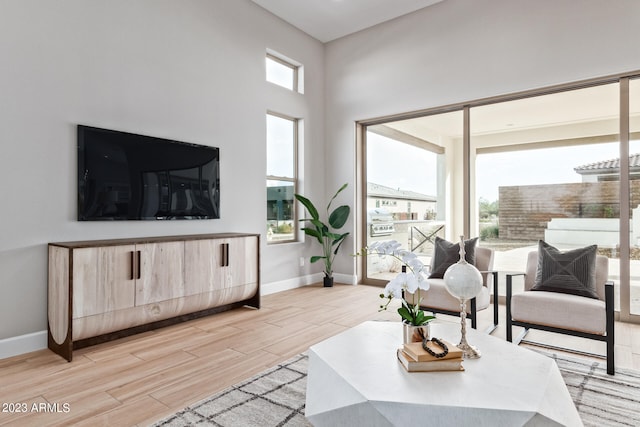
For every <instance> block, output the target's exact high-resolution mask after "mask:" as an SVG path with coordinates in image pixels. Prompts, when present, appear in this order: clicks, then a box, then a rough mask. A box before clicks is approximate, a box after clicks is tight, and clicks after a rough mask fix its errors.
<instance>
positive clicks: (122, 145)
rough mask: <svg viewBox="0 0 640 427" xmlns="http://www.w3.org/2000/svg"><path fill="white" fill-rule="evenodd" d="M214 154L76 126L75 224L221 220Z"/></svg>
mask: <svg viewBox="0 0 640 427" xmlns="http://www.w3.org/2000/svg"><path fill="white" fill-rule="evenodd" d="M219 170H220V155H219V149H218V148H216V147H209V146H205V145H197V144H190V143H186V142H179V141H172V140H169V139H162V138H154V137H150V136H144V135H136V134H132V133H126V132H119V131H115V130H108V129H100V128H95V127H90V126H84V125H78V220H79V221H96V220H98V221H100V220H162V219H210V218H220V173H219Z"/></svg>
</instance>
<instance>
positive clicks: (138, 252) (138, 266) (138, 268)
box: [136, 251, 141, 279]
mask: <svg viewBox="0 0 640 427" xmlns="http://www.w3.org/2000/svg"><path fill="white" fill-rule="evenodd" d="M136 252H137V254H138V256H137V257H138V261H137V262H136V266H137V270H138V277H137V278H138V279H139V278H140V270H141V269H140V251H136Z"/></svg>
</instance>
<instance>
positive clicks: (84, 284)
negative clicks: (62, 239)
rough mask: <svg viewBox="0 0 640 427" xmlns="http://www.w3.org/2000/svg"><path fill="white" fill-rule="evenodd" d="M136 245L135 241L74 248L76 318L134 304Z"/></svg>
mask: <svg viewBox="0 0 640 427" xmlns="http://www.w3.org/2000/svg"><path fill="white" fill-rule="evenodd" d="M134 249H135V246H134V245H123V246H106V247H93V248H80V249H74V251H73V274H72V277H73V317H74V318H80V317H86V316H92V315H95V314H101V313H107V312H111V311H116V310H121V309H124V308H128V307H133V306H134V303H135V282H134V280H133V277H132V269H133V264H132V262H134V260H133V257H132V255H133V253H134Z"/></svg>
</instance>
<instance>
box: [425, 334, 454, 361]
mask: <svg viewBox="0 0 640 427" xmlns="http://www.w3.org/2000/svg"><path fill="white" fill-rule="evenodd" d="M429 341H433V343H434V344H435V345H437V346H439V347H440V348H441V349H442V353H436V352H435V351H433V350H431V349H430V348H429V347H428V346H427V343H428V342H429ZM422 348H424V349H425V350H426V351H427V353H429V354H430V355H432V356H433V357H435V358H437V359H441V358H443V357H445V356H446V355H447V354H449V348H448V347H447V345H446V344H445V343H443V342H442V341H440V340H439V339H438V338H431V340H429V339H427V338H425V339H424V340H423V341H422Z"/></svg>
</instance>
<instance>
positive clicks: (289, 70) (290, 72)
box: [266, 54, 300, 92]
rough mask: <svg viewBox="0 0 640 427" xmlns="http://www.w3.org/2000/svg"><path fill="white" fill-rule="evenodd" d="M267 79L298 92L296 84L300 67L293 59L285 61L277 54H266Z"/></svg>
mask: <svg viewBox="0 0 640 427" xmlns="http://www.w3.org/2000/svg"><path fill="white" fill-rule="evenodd" d="M266 70H267V81H268V82H271V83H273V84H276V85H278V86H282V87H284V88H287V89H289V90H293V91H296V92H300V88H299V85H298V80H299V74H300V73H299V70H300V67H299V66H298V65H296V64H293V61H291V62H289V61H286V60H284V59H282V58H280V57H278V56H275V55H272V54H267V57H266Z"/></svg>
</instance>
